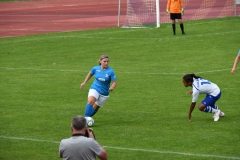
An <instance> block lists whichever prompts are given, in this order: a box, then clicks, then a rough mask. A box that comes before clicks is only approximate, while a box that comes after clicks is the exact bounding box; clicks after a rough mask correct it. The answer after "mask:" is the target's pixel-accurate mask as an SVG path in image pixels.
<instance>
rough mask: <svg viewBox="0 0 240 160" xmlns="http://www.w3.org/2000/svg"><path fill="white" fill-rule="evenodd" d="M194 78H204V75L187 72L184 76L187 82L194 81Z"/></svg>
mask: <svg viewBox="0 0 240 160" xmlns="http://www.w3.org/2000/svg"><path fill="white" fill-rule="evenodd" d="M193 78H195V79H197V78H202V77H199V76H196V75H195V74H194V73H192V74H186V75H184V76H183V79H184V80H185V81H186V82H193Z"/></svg>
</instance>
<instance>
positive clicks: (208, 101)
mask: <svg viewBox="0 0 240 160" xmlns="http://www.w3.org/2000/svg"><path fill="white" fill-rule="evenodd" d="M220 97H221V92H220V93H219V94H218V95H217V96H216V97H214V96H212V95H208V94H207V95H206V98H205V99H204V100H203V101H202V104H204V105H205V106H213V105H214V104H215V103H216V101H217V100H218V99H219V98H220ZM213 107H214V106H213Z"/></svg>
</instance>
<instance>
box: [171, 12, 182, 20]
mask: <svg viewBox="0 0 240 160" xmlns="http://www.w3.org/2000/svg"><path fill="white" fill-rule="evenodd" d="M170 19H171V20H175V19H182V14H181V13H170Z"/></svg>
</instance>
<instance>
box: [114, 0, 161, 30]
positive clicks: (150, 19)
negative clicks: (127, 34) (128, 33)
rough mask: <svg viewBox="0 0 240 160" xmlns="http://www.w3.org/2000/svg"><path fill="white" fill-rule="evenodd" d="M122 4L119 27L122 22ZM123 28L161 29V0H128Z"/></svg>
mask: <svg viewBox="0 0 240 160" xmlns="http://www.w3.org/2000/svg"><path fill="white" fill-rule="evenodd" d="M120 4H121V0H119V11H118V26H119V23H120V22H119V21H120ZM122 27H123V28H146V27H160V6H159V0H127V13H126V20H125V23H124V25H123V26H122Z"/></svg>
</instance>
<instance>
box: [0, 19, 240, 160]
mask: <svg viewBox="0 0 240 160" xmlns="http://www.w3.org/2000/svg"><path fill="white" fill-rule="evenodd" d="M239 26H240V17H229V18H219V19H208V20H196V21H186V22H184V27H185V31H186V33H187V35H184V36H183V35H181V34H180V27H179V25H178V24H177V25H176V28H177V35H176V36H173V35H172V28H171V24H161V27H160V28H151V29H123V28H107V29H99V30H88V31H79V32H66V33H55V34H42V35H32V36H22V37H12V38H2V39H0V46H1V50H0V76H1V78H0V88H1V93H0V105H1V106H0V113H1V116H0V128H1V129H0V159H1V160H3V159H4V160H5V159H6V160H23V159H24V160H25V159H34V160H36V159H37V160H46V159H49V160H55V159H56V160H57V159H59V158H58V147H59V143H60V140H61V139H63V138H68V137H70V136H71V131H70V123H71V119H72V117H73V116H75V115H83V113H84V109H85V105H86V102H87V94H88V89H89V87H90V85H91V84H92V82H93V78H92V79H91V80H90V81H89V82H88V83H87V84H86V86H85V87H84V88H83V90H80V89H79V86H80V84H81V83H82V82H83V80H84V79H85V77H86V75H87V73H88V72H89V71H90V69H91V68H92V67H93V66H95V65H97V64H98V63H97V60H98V58H99V57H100V55H101V54H102V53H106V54H108V55H109V57H110V67H112V68H113V69H114V71H115V73H116V75H117V82H118V85H117V87H116V89H115V90H114V92H112V93H110V98H109V99H108V100H107V102H106V104H105V106H104V107H103V108H101V109H100V110H99V111H98V113H97V114H96V115H94V117H93V118H94V121H95V124H94V126H93V130H94V133H95V135H96V139H97V141H98V142H99V143H100V144H101V145H103V146H104V147H105V149H106V151H107V153H108V157H109V159H110V160H146V159H149V160H159V159H166V160H176V159H177V160H192V159H194V160H200V159H204V160H213V159H216V160H217V159H240V152H239V151H240V128H239V126H240V116H239V114H240V101H239V100H240V99H239V97H240V90H239V88H240V66H239V67H238V68H237V70H236V72H235V74H233V75H231V74H230V71H231V68H232V65H233V62H234V59H235V57H236V55H237V52H238V50H239V49H240V36H239V35H240V29H239ZM186 73H195V74H196V75H199V76H201V77H203V78H206V79H208V80H210V81H212V82H214V83H216V84H217V85H218V86H219V87H220V88H221V91H222V97H221V98H220V100H219V101H217V105H218V106H219V107H220V109H221V110H222V111H223V112H224V113H225V115H226V116H225V117H222V118H220V120H219V121H218V122H214V121H213V117H212V116H213V115H212V114H209V113H208V114H207V113H203V112H200V111H199V110H198V108H197V107H196V108H195V110H194V111H193V113H192V121H191V122H189V121H188V110H189V106H190V103H191V99H192V97H191V96H187V95H186V92H187V91H189V90H190V89H191V88H185V87H184V86H183V84H182V77H183V75H184V74H186ZM204 97H205V95H201V96H200V97H199V100H198V102H197V104H199V103H200V102H201V100H202V99H203V98H204Z"/></svg>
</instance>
